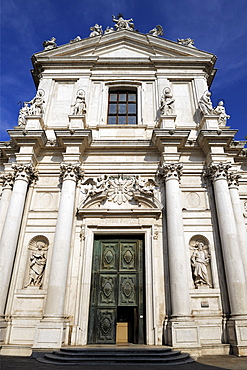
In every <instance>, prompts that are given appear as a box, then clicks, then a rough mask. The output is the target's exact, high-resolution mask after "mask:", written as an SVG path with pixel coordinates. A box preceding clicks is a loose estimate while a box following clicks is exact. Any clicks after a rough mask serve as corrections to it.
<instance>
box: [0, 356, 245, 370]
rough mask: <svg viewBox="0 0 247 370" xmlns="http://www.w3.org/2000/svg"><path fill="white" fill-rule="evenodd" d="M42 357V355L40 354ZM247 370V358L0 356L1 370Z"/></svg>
mask: <svg viewBox="0 0 247 370" xmlns="http://www.w3.org/2000/svg"><path fill="white" fill-rule="evenodd" d="M36 356H37V355H36ZM39 356H42V353H41V352H40V353H39ZM19 369H20V370H70V369H74V370H220V369H230V370H247V357H237V356H232V355H227V356H202V357H198V359H197V360H196V361H195V362H193V363H190V364H180V365H150V364H149V365H146V366H145V365H130V364H128V365H124V364H109V365H100V364H97V365H96V364H95V365H67V366H66V365H62V366H61V365H55V364H52V365H48V364H42V363H40V362H38V361H37V360H36V358H35V355H34V357H33V356H31V357H19V356H0V370H19Z"/></svg>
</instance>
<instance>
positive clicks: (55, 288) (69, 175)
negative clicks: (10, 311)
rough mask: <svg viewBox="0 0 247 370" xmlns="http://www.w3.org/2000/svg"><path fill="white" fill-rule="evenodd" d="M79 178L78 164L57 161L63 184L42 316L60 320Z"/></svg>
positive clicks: (62, 311)
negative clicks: (59, 163)
mask: <svg viewBox="0 0 247 370" xmlns="http://www.w3.org/2000/svg"><path fill="white" fill-rule="evenodd" d="M80 177H81V168H80V165H79V164H66V163H64V164H61V178H62V180H63V184H62V191H61V198H60V203H59V209H58V217H57V225H56V231H55V239H54V246H53V252H52V261H51V270H50V275H49V285H48V291H47V299H46V307H45V313H44V317H45V318H51V317H53V318H54V317H55V318H58V319H62V318H63V317H64V301H65V293H66V283H67V272H68V265H69V254H70V243H71V234H72V225H73V219H74V204H75V191H76V183H77V181H78V179H79V178H80Z"/></svg>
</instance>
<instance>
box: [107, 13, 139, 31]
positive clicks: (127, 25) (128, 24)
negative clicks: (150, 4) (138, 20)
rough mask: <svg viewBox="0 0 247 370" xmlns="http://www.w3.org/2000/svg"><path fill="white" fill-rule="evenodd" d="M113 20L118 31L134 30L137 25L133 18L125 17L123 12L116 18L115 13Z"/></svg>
mask: <svg viewBox="0 0 247 370" xmlns="http://www.w3.org/2000/svg"><path fill="white" fill-rule="evenodd" d="M112 20H113V22H115V23H116V24H115V25H114V27H115V29H116V31H120V30H129V31H134V28H135V25H134V23H132V22H133V19H132V18H130V19H123V14H122V13H119V14H118V16H117V18H115V15H113V16H112Z"/></svg>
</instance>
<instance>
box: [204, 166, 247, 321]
mask: <svg viewBox="0 0 247 370" xmlns="http://www.w3.org/2000/svg"><path fill="white" fill-rule="evenodd" d="M230 167H231V166H230V165H229V164H224V163H219V164H212V165H211V166H210V168H209V171H208V174H209V175H210V176H211V179H212V181H213V185H214V193H215V203H216V210H217V218H218V224H219V231H220V238H221V244H222V253H223V259H224V266H225V273H226V279H227V288H228V294H229V300H230V307H231V314H232V316H236V315H244V314H245V315H246V314H247V289H246V281H245V274H244V268H243V263H242V256H241V253H240V248H239V241H238V233H237V228H236V223H235V217H234V212H233V207H232V202H231V197H230V192H229V189H228V183H227V177H228V169H229V168H230Z"/></svg>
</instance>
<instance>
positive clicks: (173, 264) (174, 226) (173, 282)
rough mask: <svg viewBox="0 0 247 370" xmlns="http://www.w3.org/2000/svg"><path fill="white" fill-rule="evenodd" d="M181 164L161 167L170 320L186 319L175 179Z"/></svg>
mask: <svg viewBox="0 0 247 370" xmlns="http://www.w3.org/2000/svg"><path fill="white" fill-rule="evenodd" d="M182 168H183V166H182V165H181V164H163V167H162V171H161V173H162V175H163V176H164V178H165V184H166V218H167V220H166V222H167V238H168V258H169V273H170V287H171V306H172V316H189V315H190V300H189V284H188V271H187V256H186V251H185V244H184V231H183V216H182V207H181V199H180V198H181V195H180V187H179V179H180V176H181V174H182Z"/></svg>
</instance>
